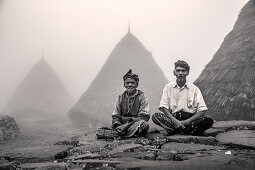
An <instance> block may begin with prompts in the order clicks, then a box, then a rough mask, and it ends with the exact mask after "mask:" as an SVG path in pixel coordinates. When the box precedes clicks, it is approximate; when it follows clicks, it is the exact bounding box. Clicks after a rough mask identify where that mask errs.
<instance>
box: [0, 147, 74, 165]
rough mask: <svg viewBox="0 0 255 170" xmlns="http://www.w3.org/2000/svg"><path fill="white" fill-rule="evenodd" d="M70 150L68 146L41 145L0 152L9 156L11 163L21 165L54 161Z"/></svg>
mask: <svg viewBox="0 0 255 170" xmlns="http://www.w3.org/2000/svg"><path fill="white" fill-rule="evenodd" d="M69 149H70V146H67V145H53V144H52V145H41V146H40V145H39V146H28V147H20V148H15V149H13V150H12V151H11V152H10V151H9V152H7V151H6V152H2V153H1V152H0V155H5V156H8V157H10V159H11V161H14V160H15V161H18V162H20V163H26V162H43V161H47V160H49V159H54V157H56V155H62V153H63V152H65V151H67V150H69ZM60 153H61V154H60Z"/></svg>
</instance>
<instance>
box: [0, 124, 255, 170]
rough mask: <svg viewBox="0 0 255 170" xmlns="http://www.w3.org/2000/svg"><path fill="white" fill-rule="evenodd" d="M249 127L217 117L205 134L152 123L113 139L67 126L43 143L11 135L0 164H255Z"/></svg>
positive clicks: (216, 167) (181, 167)
mask: <svg viewBox="0 0 255 170" xmlns="http://www.w3.org/2000/svg"><path fill="white" fill-rule="evenodd" d="M254 129H255V122H251V121H222V122H217V123H215V124H214V126H213V128H211V129H209V130H207V131H206V132H205V133H204V136H183V135H173V136H166V135H165V131H164V130H162V129H154V128H153V129H150V133H148V134H147V135H146V136H145V137H140V138H130V139H123V140H112V141H106V140H104V139H100V140H99V139H96V136H95V131H90V132H86V133H80V132H79V133H78V132H77V133H76V134H75V133H73V132H72V133H71V132H70V134H68V135H67V136H65V137H66V138H65V139H64V138H63V139H61V138H58V140H57V139H54V135H53V134H52V138H53V139H52V140H51V141H48V145H42V146H38V145H37V144H36V143H35V144H33V146H30V147H27V148H25V147H23V148H22V147H19V149H17V145H14V144H13V145H10V143H11V142H14V143H15V141H11V142H10V143H8V144H0V146H1V149H0V153H1V154H0V155H1V156H0V158H1V160H0V170H1V169H11V168H13V169H15V168H16V169H17V168H18V169H37V170H38V169H41V170H42V169H43V170H46V169H60V170H61V169H68V170H69V169H70V170H71V169H76V170H79V169H80V170H81V169H105V170H113V169H117V170H122V169H135V170H140V169H141V170H142V169H153V170H154V169H155V168H157V169H174V170H186V169H187V170H193V169H194V170H195V169H196V170H197V169H199V170H203V169H206V170H226V169H231V170H232V169H233V170H239V169H242V170H246V169H247V170H254V169H255V161H254V160H255V131H254ZM67 133H68V132H67ZM56 136H57V134H56ZM69 136H70V137H69ZM45 142H46V141H43V143H45ZM10 146H12V147H13V149H10ZM46 146H47V147H46ZM3 148H4V149H3ZM8 148H9V150H8Z"/></svg>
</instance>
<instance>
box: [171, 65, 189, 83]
mask: <svg viewBox="0 0 255 170" xmlns="http://www.w3.org/2000/svg"><path fill="white" fill-rule="evenodd" d="M174 75H175V76H176V78H177V80H186V77H187V75H189V72H188V71H187V70H186V69H185V68H183V67H180V66H178V67H176V68H175V69H174Z"/></svg>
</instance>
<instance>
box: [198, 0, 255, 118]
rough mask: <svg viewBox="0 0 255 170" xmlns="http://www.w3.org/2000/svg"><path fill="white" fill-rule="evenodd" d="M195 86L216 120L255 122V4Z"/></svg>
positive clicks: (245, 11) (254, 2) (251, 3)
mask: <svg viewBox="0 0 255 170" xmlns="http://www.w3.org/2000/svg"><path fill="white" fill-rule="evenodd" d="M194 83H195V84H196V85H197V86H198V87H199V88H200V89H201V92H202V93H203V95H204V98H205V101H206V103H207V105H208V107H209V111H210V113H209V114H210V115H211V116H212V117H213V118H215V119H216V120H255V0H250V1H249V2H248V3H247V4H246V5H245V6H244V7H243V9H242V10H241V12H240V14H239V16H238V19H237V21H236V23H235V25H234V27H233V30H232V31H231V32H230V33H229V34H228V35H227V36H226V37H225V39H224V41H223V43H222V44H221V46H220V48H219V49H218V51H217V52H216V53H215V54H214V56H213V58H212V60H211V61H210V62H209V63H208V64H207V65H206V67H205V69H204V70H203V71H202V73H201V75H200V76H199V78H198V79H197V80H196V81H195V82H194Z"/></svg>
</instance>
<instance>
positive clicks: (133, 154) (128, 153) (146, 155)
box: [112, 151, 156, 160]
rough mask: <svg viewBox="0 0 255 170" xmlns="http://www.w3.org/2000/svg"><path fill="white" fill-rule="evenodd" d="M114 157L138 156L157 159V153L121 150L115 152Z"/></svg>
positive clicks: (139, 157) (145, 158) (138, 157)
mask: <svg viewBox="0 0 255 170" xmlns="http://www.w3.org/2000/svg"><path fill="white" fill-rule="evenodd" d="M112 157H114V158H118V157H129V158H137V159H144V160H155V157H156V155H155V153H154V152H141V151H135V152H119V153H116V154H114V155H113V156H112Z"/></svg>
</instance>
